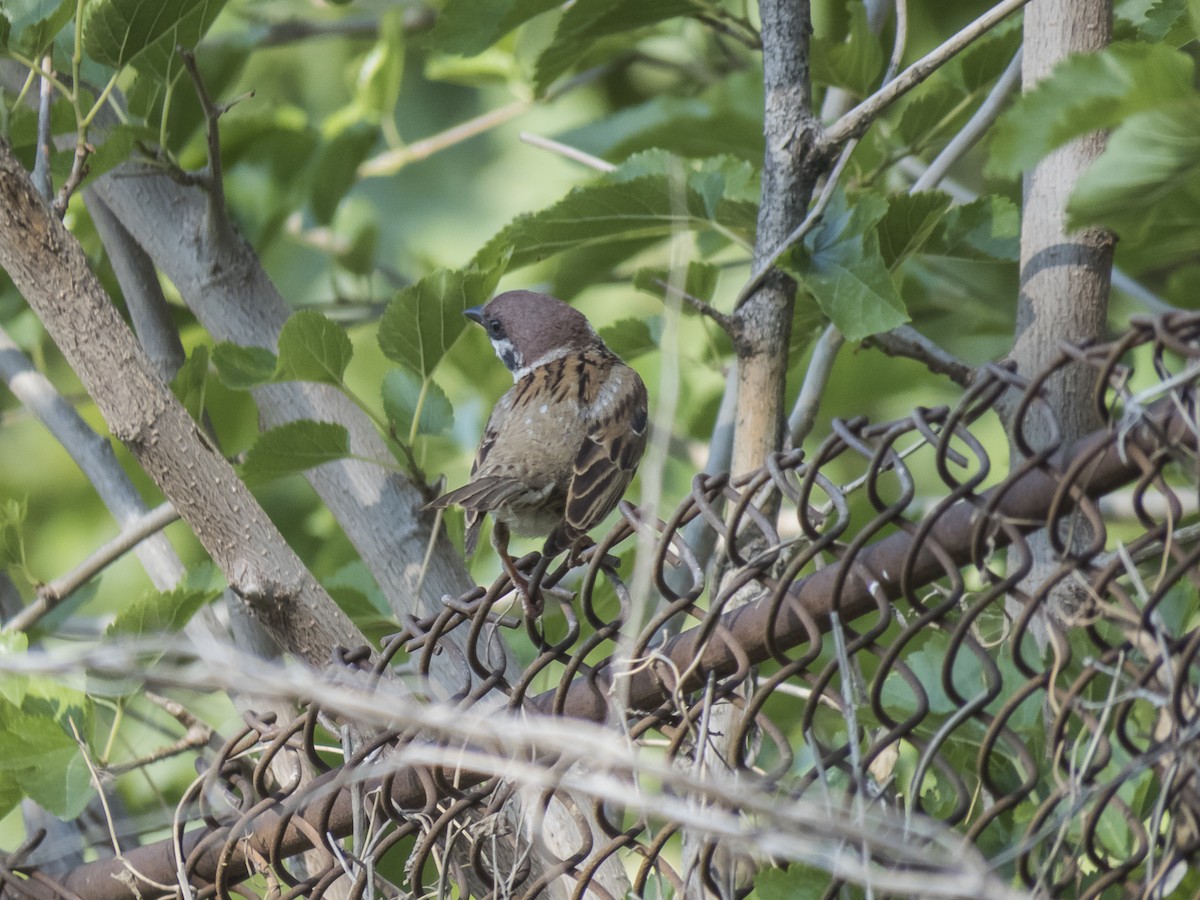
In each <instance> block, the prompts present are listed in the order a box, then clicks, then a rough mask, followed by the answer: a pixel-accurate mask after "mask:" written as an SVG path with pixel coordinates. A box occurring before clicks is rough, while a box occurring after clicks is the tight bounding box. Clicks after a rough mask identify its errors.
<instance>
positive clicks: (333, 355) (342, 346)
mask: <svg viewBox="0 0 1200 900" xmlns="http://www.w3.org/2000/svg"><path fill="white" fill-rule="evenodd" d="M353 354H354V346H353V345H352V344H351V343H350V338H349V336H348V335H347V334H346V330H345V329H344V328H342V327H341V326H339V325H335V324H334V323H333V322H330V321H329V320H328V319H327V318H325V317H324V316H323V315H321V314H320V313H319V312H317V311H316V310H313V309H306V310H301V311H300V312H298V313H295V314H294V315H292V316H291V317H290V318H289V319H288V320H287V321H286V322H284V324H283V330H282V331H280V332H279V362H278V365H277V367H276V370H275V379H274V380H276V381H318V382H321V383H323V384H341V383H342V376H343V375H344V374H345V372H346V366H347V365H349V363H350V357H351V356H352V355H353Z"/></svg>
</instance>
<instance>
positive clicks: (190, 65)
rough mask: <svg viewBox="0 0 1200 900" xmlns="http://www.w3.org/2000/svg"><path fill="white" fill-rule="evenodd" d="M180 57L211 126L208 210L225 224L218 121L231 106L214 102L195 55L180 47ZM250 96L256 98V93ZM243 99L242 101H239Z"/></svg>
mask: <svg viewBox="0 0 1200 900" xmlns="http://www.w3.org/2000/svg"><path fill="white" fill-rule="evenodd" d="M179 56H180V58H181V59H183V65H184V68H186V69H187V73H188V75H189V76H190V77H191V79H192V86H193V87H194V88H195V90H196V98H197V99H198V100H199V101H200V108H201V109H202V110H203V111H204V119H205V122H206V123H207V126H208V132H207V133H208V173H207V174H208V198H209V209H210V211H211V212H212V213H213V221H222V220H223V219H224V216H225V179H224V177H223V175H222V172H221V131H220V126H219V125H218V120H219V119H220V118H221V116H223V115H224V114H225V113H227V112H228V111H229V108H230V106H231V105H232V104H218V103H213V100H212V97H211V96H209V93H208V88H207V87H205V85H204V79H203V78H202V77H201V76H200V68H199V67H198V66H197V65H196V54H195V53H193V52H192V51H191V50H186V49H184V48H183V47H180V48H179ZM249 96H253V92H251V94H250V95H249ZM241 99H243V98H241V97H239V98H238V100H241ZM234 102H237V101H234Z"/></svg>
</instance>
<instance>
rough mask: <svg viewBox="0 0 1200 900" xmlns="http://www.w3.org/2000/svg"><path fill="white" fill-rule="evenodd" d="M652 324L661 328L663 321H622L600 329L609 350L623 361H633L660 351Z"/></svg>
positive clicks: (655, 319)
mask: <svg viewBox="0 0 1200 900" xmlns="http://www.w3.org/2000/svg"><path fill="white" fill-rule="evenodd" d="M651 323H653V324H654V325H656V326H659V328H660V327H661V325H662V320H661V319H659V318H657V317H655V318H653V319H651V320H646V319H620V320H618V321H616V322H613V323H612V324H611V325H609V326H608V327H607V328H602V329H600V337H601V339H602V340H603V341H604V343H606V344H607V345H608V349H609V350H611V351H612V352H613V353H615V354H617V356H619V357H621V359H623V360H626V361H628V360H631V359H635V358H636V357H639V356H642V355H643V354H646V353H652V352H654V351H655V350H657V349H658V341H657V339H656V337H655V331H658V330H659V328H654V329H651V327H650V326H651Z"/></svg>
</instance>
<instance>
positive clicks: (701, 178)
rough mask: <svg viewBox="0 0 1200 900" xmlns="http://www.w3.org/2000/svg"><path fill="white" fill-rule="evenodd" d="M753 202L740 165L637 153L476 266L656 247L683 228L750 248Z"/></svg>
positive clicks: (493, 244) (751, 182) (483, 253)
mask: <svg viewBox="0 0 1200 900" xmlns="http://www.w3.org/2000/svg"><path fill="white" fill-rule="evenodd" d="M755 196H757V186H756V185H755V175H754V171H753V169H752V168H751V167H750V166H749V165H748V164H746V163H745V162H743V161H741V160H735V159H733V158H732V157H718V158H715V159H710V160H704V161H702V162H700V163H699V164H693V163H690V162H688V161H686V160H679V159H676V158H674V157H671V156H670V155H669V154H664V153H642V154H638V155H637V156H635V157H633V158H631V159H630V160H628V161H627V162H626V163H625V164H624V165H622V166H621V167H620V168H619V169H617V170H616V172H613V173H611V174H609V175H606V176H603V177H601V178H598V179H597V180H596V181H594V182H592V183H591V184H587V185H583V186H581V187H577V188H575V189H574V190H573V191H571V192H570V193H569V194H568V195H567V196H566V197H564V198H563V199H562V200H559V201H558V202H557V203H555V204H554V205H553V206H550V207H548V208H546V209H543V210H540V211H539V212H535V213H529V214H527V215H524V216H521V217H519V218H517V219H516V220H514V221H513V222H511V223H510V224H509V225H508V226H506V227H505V228H504V229H503V230H502V231H501V232H500V233H499V234H498V235H496V236H495V237H494V238H492V240H491V241H489V242H488V244H487V245H486V246H485V247H484V248H483V249H482V250H480V251H479V253H478V254H476V258H475V259H476V264H477V265H478V264H483V263H486V262H487V261H489V260H491V259H493V258H495V256H496V254H499V253H501V252H503V251H505V250H508V249H511V251H512V259H511V261H510V263H509V266H510V268H514V269H515V268H521V267H522V266H527V265H530V264H532V263H535V262H539V261H541V260H543V259H546V258H548V257H550V256H553V255H555V254H558V253H563V252H566V251H568V250H577V249H580V248H583V247H593V246H599V245H604V244H612V243H625V244H627V245H628V244H630V243H632V242H634V241H638V240H646V241H650V240H657V239H661V238H665V237H668V236H670V235H671V234H672V233H674V232H675V231H678V230H680V229H688V230H700V231H703V230H713V229H715V230H717V231H719V232H721V234H722V235H724V236H725V237H726V238H727V239H731V240H740V241H742V242H743V243H745V244H747V245H748V244H749V243H750V242H752V241H753V235H754V227H755V224H756V219H757V207H756V206H755V203H754V202H753V200H752V199H751V198H752V197H755Z"/></svg>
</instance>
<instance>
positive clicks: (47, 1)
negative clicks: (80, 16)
mask: <svg viewBox="0 0 1200 900" xmlns="http://www.w3.org/2000/svg"><path fill="white" fill-rule="evenodd" d="M75 6H76V2H75V0H23V2H20V0H19V2H15V3H13V2H9V3H5V4H4V10H3V12H4V14H5V15H4V16H0V18H4V19H5V20H6V21H8V22H10V23H11V24H10V26H9V27H8V28H5V27H4V26H3V25H0V30H2V31H4V32H5V34H4V40H3V41H0V47H2V46H5V45H7V44H8V43H9V42H14V43H15V44H16V46H17V51H18V52H19V53H21V54H23V55H25V56H32V57H38V56H41V55H42V53H43V52H44V51H45V50H46V48H47V47H49V46H50V44H51V42H53V40H54V38H55V37H56V36H57V35H58V33H59V32H60V31H62V30H63V28H64V27H66V24H67V23H68V22H70V21H71V19H72V17H73V16H74V15H75Z"/></svg>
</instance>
